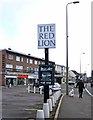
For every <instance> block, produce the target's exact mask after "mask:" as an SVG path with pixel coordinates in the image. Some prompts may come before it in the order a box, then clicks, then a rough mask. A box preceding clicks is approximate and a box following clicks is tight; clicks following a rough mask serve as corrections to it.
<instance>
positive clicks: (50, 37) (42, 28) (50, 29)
mask: <svg viewBox="0 0 93 120" xmlns="http://www.w3.org/2000/svg"><path fill="white" fill-rule="evenodd" d="M55 47H56V40H55V24H39V25H38V48H39V49H42V48H55Z"/></svg>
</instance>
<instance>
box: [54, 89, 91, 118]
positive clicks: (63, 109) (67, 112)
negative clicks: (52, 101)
mask: <svg viewBox="0 0 93 120" xmlns="http://www.w3.org/2000/svg"><path fill="white" fill-rule="evenodd" d="M74 93H75V94H74V97H70V96H69V95H64V96H62V98H61V99H60V102H59V106H58V110H57V112H56V115H55V119H57V120H59V119H61V120H68V119H71V120H72V119H75V120H78V119H79V120H92V119H93V97H91V96H90V95H89V94H88V93H87V91H86V90H85V91H84V93H83V98H79V97H78V90H77V88H74Z"/></svg>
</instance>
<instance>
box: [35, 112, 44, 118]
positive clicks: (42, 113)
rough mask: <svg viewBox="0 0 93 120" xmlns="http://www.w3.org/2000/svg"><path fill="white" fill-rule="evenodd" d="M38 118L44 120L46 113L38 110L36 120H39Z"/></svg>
mask: <svg viewBox="0 0 93 120" xmlns="http://www.w3.org/2000/svg"><path fill="white" fill-rule="evenodd" d="M38 118H39V119H40V118H42V120H44V111H43V110H37V114H36V119H37V120H38Z"/></svg>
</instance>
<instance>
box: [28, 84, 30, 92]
mask: <svg viewBox="0 0 93 120" xmlns="http://www.w3.org/2000/svg"><path fill="white" fill-rule="evenodd" d="M28 93H30V85H28Z"/></svg>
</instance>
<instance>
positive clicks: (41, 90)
mask: <svg viewBox="0 0 93 120" xmlns="http://www.w3.org/2000/svg"><path fill="white" fill-rule="evenodd" d="M42 93H43V86H41V87H40V94H42Z"/></svg>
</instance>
